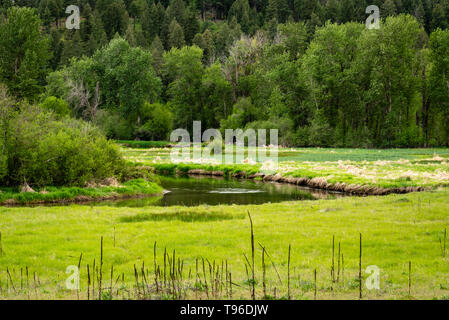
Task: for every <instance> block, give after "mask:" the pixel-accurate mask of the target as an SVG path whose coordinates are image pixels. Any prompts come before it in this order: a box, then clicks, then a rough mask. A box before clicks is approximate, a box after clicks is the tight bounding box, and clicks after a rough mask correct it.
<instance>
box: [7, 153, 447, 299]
mask: <svg viewBox="0 0 449 320" xmlns="http://www.w3.org/2000/svg"><path fill="white" fill-rule="evenodd" d="M284 151H285V152H284ZM331 151H334V152H335V153H334V152H331ZM125 152H126V155H127V157H128V159H134V160H136V161H138V163H140V164H142V163H143V164H147V165H150V164H151V163H155V162H156V163H167V161H166V160H164V159H163V158H162V156H163V154H165V153H167V152H169V150H166V149H155V150H144V149H142V150H137V149H127V150H126V151H125ZM308 152H310V154H307V153H308ZM364 152H365V153H364ZM326 153H327V154H328V155H329V158H328V159H327V158H326ZM336 154H337V155H336ZM280 156H281V163H280V167H281V168H282V166H284V165H285V166H293V167H294V168H293V169H294V170H308V169H307V168H309V167H308V166H310V167H313V168H315V167H323V168H333V169H332V170H334V171H335V173H332V175H334V176H337V174H338V172H344V171H347V170H348V168H347V167H341V168H340V165H341V162H340V164H339V162H338V160H341V161H344V165H345V166H348V165H349V164H348V161H351V164H350V165H352V166H357V167H360V168H363V167H364V166H366V167H367V169H366V170H371V169H372V168H375V167H376V164H375V162H376V161H381V163H378V164H377V166H378V167H380V168H382V169H380V168H378V172H382V174H379V176H382V175H384V173H383V172H384V171H381V170H388V168H390V169H391V173H390V174H394V175H400V172H401V171H404V170H405V171H413V172H419V173H423V172H424V173H428V174H432V173H434V174H435V173H438V174H440V175H444V174H447V172H448V168H447V159H448V157H449V150H447V149H439V150H383V151H380V152H378V151H374V150H368V151H362V150H349V149H348V150H323V149H310V150H307V149H298V150H296V151H291V150H283V151H282V152H280ZM158 157H159V158H158ZM159 159H160V160H159ZM326 159H327V160H326ZM364 159H368V160H364ZM405 160H407V161H405ZM292 161H293V162H292ZM294 170H293V172H294ZM352 170H353V169H352ZM437 170H438V172H437ZM286 172H287V171H286ZM288 172H290V171H288ZM312 172H322V173H323V174H327V175H330V173H328V172H327V169H322V171H320V170H313V169H312ZM341 174H342V175H343V173H341ZM345 174H346V173H345ZM351 174H353V175H354V176H361V174H360V173H359V172H356V171H354V173H351ZM410 177H411V179H412V180H411V181H413V183H415V184H418V185H419V184H421V183H428V185H431V186H433V190H432V191H428V192H422V193H410V194H406V195H389V196H385V197H363V198H362V197H346V198H338V199H332V200H317V201H300V202H285V203H281V204H264V205H260V206H237V205H230V206H200V207H193V208H186V207H167V208H162V207H144V208H113V207H108V206H79V205H71V206H59V207H35V208H6V207H0V232H1V242H0V243H1V251H0V252H1V256H0V285H1V289H0V297H2V298H11V299H15V298H17V299H27V298H29V299H36V298H39V299H48V298H58V299H61V298H69V299H78V297H79V298H81V299H86V298H87V297H88V296H87V290H88V288H87V282H88V275H87V265H88V264H89V268H90V269H89V270H90V273H89V275H90V277H91V284H90V286H89V295H90V298H99V297H100V296H99V294H98V287H99V283H100V282H101V281H102V288H103V289H102V290H103V292H102V295H101V298H103V299H109V298H114V299H120V298H152V299H155V298H157V299H172V298H179V297H189V298H194V299H195V298H196V299H206V298H213V299H220V298H229V297H230V292H229V286H227V283H228V282H227V279H228V277H227V275H228V273H225V275H224V276H223V275H222V274H221V272H223V270H222V269H221V266H222V263H223V266H224V265H225V262H226V261H227V263H228V271H229V272H231V275H232V280H231V282H232V290H233V292H232V298H234V299H240V298H250V297H251V291H250V289H251V285H252V284H253V283H254V284H255V292H256V298H258V299H261V298H263V297H264V293H263V283H264V282H263V267H262V252H263V251H262V249H261V247H260V246H259V243H260V244H261V245H263V246H264V247H265V248H266V250H267V253H268V254H269V257H268V256H267V255H265V256H264V260H265V268H266V280H265V285H266V295H267V298H275V297H276V298H277V299H280V298H287V297H288V292H289V291H290V297H291V298H292V299H314V298H315V290H314V288H315V281H314V271H315V270H316V273H317V281H316V288H317V291H316V292H317V293H316V298H317V299H358V297H359V278H358V277H359V258H360V257H359V250H360V247H359V245H360V244H359V237H360V234H361V235H362V269H361V270H362V277H363V279H362V280H363V281H362V291H363V292H362V294H363V298H365V299H449V252H448V249H445V248H446V247H447V245H448V242H449V241H448V240H447V239H446V238H447V237H446V236H445V234H446V233H445V230H446V232H447V228H448V227H449V201H448V199H449V188H447V187H443V185H445V184H447V182H448V181H447V179H442V180H438V179H437V178H435V177H431V176H428V177H424V175H423V174H420V175H418V176H416V178H415V177H414V176H412V175H411V174H410ZM366 179H367V178H366ZM392 179H393V178H392ZM426 179H427V180H426ZM367 180H368V179H367ZM426 181H427V182H426ZM247 212H250V213H251V217H252V220H253V224H254V237H255V238H254V239H255V251H254V253H255V282H253V281H252V275H251V253H252V251H251V237H250V235H251V233H250V221H249V218H248V214H247ZM102 237H103V264H102V267H101V268H100V265H101V263H100V261H101V245H100V243H101V238H102ZM333 237H334V246H332V242H333ZM445 239H446V241H445ZM155 242H157V246H156V265H157V266H158V267H159V272H157V277H156V281H155V276H154V269H155V268H154V265H155V260H154V244H155ZM339 244H340V246H339ZM289 245H291V258H290V268H289V267H288V265H289V259H288V251H289V250H288V248H289ZM339 247H340V250H339ZM333 248H334V249H333ZM164 249H166V252H167V255H165V258H166V264H167V269H170V267H168V264H169V263H170V265H171V266H172V267H173V271H172V272H169V271H168V270H167V272H166V276H167V277H166V281H167V282H168V283H170V279H172V278H173V281H172V284H171V287H170V288H168V286H169V284H166V285H165V287H163V288H162V289H161V288H160V286H161V282H162V283H163V280H162V279H163V269H164V268H163V265H164ZM173 250H175V252H176V258H175V259H173V258H172V255H173ZM339 251H340V254H339ZM81 255H82V256H81ZM80 256H81V260H80ZM169 256H170V257H171V258H170V259H169V258H168V257H169ZM245 256H246V257H247V258H248V260H249V267H248V263H247V262H246V258H245ZM178 258H179V259H180V260H179V262H178V260H177V259H178ZM94 259H95V266H96V267H95V268H93V265H94ZM202 259H205V260H204V261H205V269H204V270H205V275H204V272H203V265H202V264H203V260H202ZM206 259H207V260H206ZM173 261H175V262H176V263H173ZM332 261H334V262H333V263H332ZM410 262H411V272H410V273H409V263H410ZM178 263H179V265H178ZM197 263H198V264H199V266H198V271H197ZM209 263H210V265H211V269H210V270H209ZM78 264H80V270H81V272H80V278H81V281H80V283H81V288H80V291H70V290H67V289H66V288H65V281H66V279H67V278H68V277H69V276H70V274H66V268H67V267H68V266H70V265H78ZM142 265H144V266H143V270H144V271H143V274H141V270H142ZM245 265H246V268H245ZM112 266H113V272H112V286H111V268H112ZM368 266H377V267H378V268H379V269H380V289H379V290H368V288H367V287H366V285H365V280H367V279H368V277H369V276H370V275H369V274H368V273H366V272H365V271H366V268H367V267H368ZM158 267H156V269H158ZM212 268H213V269H212ZM27 270H28V280H27V276H26V274H27ZM95 270H96V271H95ZM100 270H102V271H101V276H100ZM211 270H212V272H210V271H211ZM332 270H333V277H332V276H331V274H332ZM136 273H137V280H136ZM197 273H198V275H197ZM211 273H212V274H213V275H212V276H211ZM21 274H22V275H21ZM181 274H182V280H181ZM189 274H190V276H189ZM288 274H290V277H289V276H288ZM144 275H145V276H144ZM170 275H172V276H170ZM94 278H95V281H94ZM100 278H101V279H102V280H101V281H100V280H99V279H100ZM289 278H290V281H289V280H288V279H289ZM35 279H36V280H35ZM94 282H95V286H96V288H95V290H96V291H95V293H94V292H92V284H93V283H94ZM288 283H290V285H288ZM144 284H145V285H144ZM215 284H216V289H215V291H214V289H213V288H214V285H215ZM158 285H159V287H158ZM173 285H174V287H175V288H177V289H178V288H179V289H181V290H180V291H181V294H180V295H176V294H175V293H174V292H175V291H176V290H173ZM409 286H410V287H409ZM111 287H112V289H113V290H112V293H110V288H111ZM155 288H156V289H155ZM157 288H158V289H157ZM289 288H290V290H289ZM145 290H146V291H145ZM409 291H410V292H409Z"/></svg>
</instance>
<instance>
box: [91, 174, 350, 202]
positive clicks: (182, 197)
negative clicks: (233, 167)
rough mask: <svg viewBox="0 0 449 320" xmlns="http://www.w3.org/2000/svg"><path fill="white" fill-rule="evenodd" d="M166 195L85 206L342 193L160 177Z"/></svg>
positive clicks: (320, 196) (257, 199) (280, 198)
mask: <svg viewBox="0 0 449 320" xmlns="http://www.w3.org/2000/svg"><path fill="white" fill-rule="evenodd" d="M160 180H161V184H162V186H163V187H164V189H165V190H167V192H166V193H165V194H164V196H161V197H150V198H139V199H126V200H118V201H102V202H97V203H90V204H89V205H107V206H115V207H146V206H164V207H169V206H187V207H192V206H198V205H220V204H263V203H277V202H282V201H299V200H314V199H325V198H335V197H341V196H343V195H342V194H338V193H330V192H326V191H321V190H315V189H310V188H304V187H299V186H295V185H289V184H280V183H266V182H256V181H248V180H235V179H224V178H209V177H196V176H195V177H193V176H191V177H182V178H179V177H177V178H174V177H160Z"/></svg>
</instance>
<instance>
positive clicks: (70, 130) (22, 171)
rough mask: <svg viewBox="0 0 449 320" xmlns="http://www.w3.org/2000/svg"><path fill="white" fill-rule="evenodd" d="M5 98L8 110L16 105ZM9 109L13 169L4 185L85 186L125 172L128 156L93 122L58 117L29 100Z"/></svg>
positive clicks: (6, 121) (6, 127)
mask: <svg viewBox="0 0 449 320" xmlns="http://www.w3.org/2000/svg"><path fill="white" fill-rule="evenodd" d="M1 103H2V105H1V108H2V110H4V109H5V108H7V109H11V108H12V107H11V106H10V105H8V101H7V100H5V99H2V102H1ZM7 113H8V114H7V115H6V116H2V120H3V121H2V123H3V125H2V127H1V129H2V131H3V136H4V137H5V138H3V149H4V153H2V154H3V155H6V162H7V174H6V175H3V176H2V177H0V178H1V179H0V184H2V185H20V184H23V183H29V184H31V185H40V186H43V185H84V183H86V182H87V181H91V180H96V179H104V178H107V177H110V176H114V175H117V174H120V172H121V167H122V165H123V160H122V158H121V155H120V152H119V150H118V148H117V147H116V146H115V145H114V144H113V143H112V142H109V141H107V140H106V138H105V137H104V136H103V135H102V134H100V132H99V131H98V129H96V128H95V127H93V126H92V125H90V124H88V123H85V122H83V121H80V120H74V119H70V118H62V119H60V120H57V119H56V118H54V116H53V114H51V113H46V112H42V111H41V109H40V108H37V107H34V106H29V105H26V104H22V105H20V106H19V107H15V108H14V110H9V111H8V110H7ZM3 161H4V160H3ZM3 171H4V168H3Z"/></svg>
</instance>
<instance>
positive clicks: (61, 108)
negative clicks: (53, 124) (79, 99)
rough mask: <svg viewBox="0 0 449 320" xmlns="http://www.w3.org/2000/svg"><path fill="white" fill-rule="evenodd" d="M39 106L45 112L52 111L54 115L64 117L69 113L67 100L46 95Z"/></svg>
mask: <svg viewBox="0 0 449 320" xmlns="http://www.w3.org/2000/svg"><path fill="white" fill-rule="evenodd" d="M40 107H41V108H42V109H43V110H45V111H47V112H54V113H55V114H56V115H58V116H61V117H64V116H68V115H70V109H69V105H68V103H67V102H65V101H64V100H63V99H60V98H56V97H52V96H51V97H47V98H46V99H45V100H44V102H42V103H41V105H40Z"/></svg>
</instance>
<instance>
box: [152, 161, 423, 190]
mask: <svg viewBox="0 0 449 320" xmlns="http://www.w3.org/2000/svg"><path fill="white" fill-rule="evenodd" d="M153 170H154V168H153ZM177 174H180V175H182V174H188V175H202V176H215V177H222V176H225V174H224V172H223V171H208V170H204V169H192V170H188V171H187V172H181V171H177ZM231 177H232V178H245V179H250V180H261V181H267V182H277V183H288V184H294V185H298V186H302V187H309V188H313V189H320V190H327V191H333V192H344V193H348V194H354V195H361V196H363V195H365V196H367V195H376V196H380V195H388V194H405V193H410V192H422V191H426V190H429V189H428V188H424V187H401V188H383V187H374V186H369V185H354V184H346V183H335V184H332V183H328V182H327V181H326V180H325V179H324V178H313V179H309V178H293V177H283V176H281V175H280V174H276V175H265V174H263V173H257V174H250V175H248V174H247V173H246V172H238V173H234V174H232V175H231Z"/></svg>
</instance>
